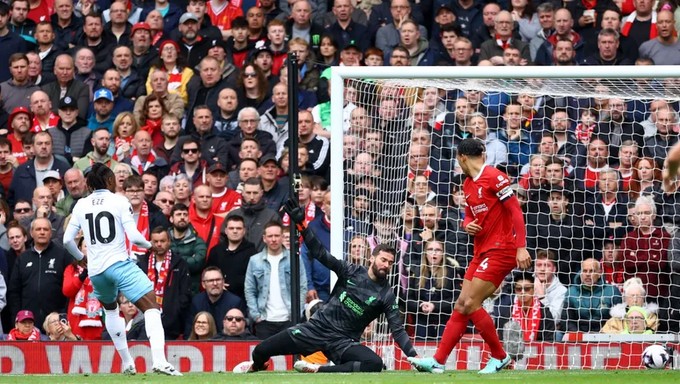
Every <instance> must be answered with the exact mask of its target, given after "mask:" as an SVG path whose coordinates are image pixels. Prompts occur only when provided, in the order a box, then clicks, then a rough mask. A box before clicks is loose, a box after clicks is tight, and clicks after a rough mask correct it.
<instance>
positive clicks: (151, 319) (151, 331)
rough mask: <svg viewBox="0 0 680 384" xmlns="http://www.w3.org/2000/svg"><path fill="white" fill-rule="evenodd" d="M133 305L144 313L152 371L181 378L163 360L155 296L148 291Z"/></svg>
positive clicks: (163, 354)
mask: <svg viewBox="0 0 680 384" xmlns="http://www.w3.org/2000/svg"><path fill="white" fill-rule="evenodd" d="M135 305H136V306H137V308H139V309H141V310H142V311H143V312H144V329H145V330H146V335H147V336H148V337H149V344H150V345H151V358H152V359H153V371H154V372H156V373H159V374H162V375H168V376H182V374H181V373H180V372H179V371H178V370H176V369H175V367H173V366H172V364H170V363H168V360H166V358H165V330H164V329H163V322H162V321H161V311H160V310H159V309H158V304H156V295H155V294H154V292H153V291H149V292H147V293H146V294H145V295H144V296H142V298H141V299H139V300H137V302H135Z"/></svg>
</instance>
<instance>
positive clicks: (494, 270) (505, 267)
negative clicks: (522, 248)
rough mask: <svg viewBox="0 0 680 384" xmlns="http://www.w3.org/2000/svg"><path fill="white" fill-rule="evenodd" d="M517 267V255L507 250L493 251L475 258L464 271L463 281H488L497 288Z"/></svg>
mask: <svg viewBox="0 0 680 384" xmlns="http://www.w3.org/2000/svg"><path fill="white" fill-rule="evenodd" d="M516 267H517V255H515V254H512V251H509V250H493V251H489V252H485V253H484V254H483V255H480V256H475V257H474V258H473V259H472V261H471V262H470V264H469V265H468V267H467V271H465V280H470V281H472V278H474V277H476V278H478V279H481V280H484V281H488V282H491V283H493V285H495V286H496V287H498V286H499V285H500V284H501V283H502V282H503V280H504V279H505V276H507V275H508V274H509V273H510V272H512V270H513V269H515V268H516Z"/></svg>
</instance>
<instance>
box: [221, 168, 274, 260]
mask: <svg viewBox="0 0 680 384" xmlns="http://www.w3.org/2000/svg"><path fill="white" fill-rule="evenodd" d="M241 195H242V196H243V202H242V204H241V207H240V208H237V209H234V210H233V211H231V212H229V214H227V218H226V219H225V221H224V222H225V223H226V222H228V221H229V218H230V217H231V216H232V215H237V216H241V217H243V220H244V223H245V227H246V240H248V241H250V242H251V243H253V244H254V245H255V248H256V249H257V250H258V252H259V251H261V250H262V249H264V241H263V240H262V235H263V234H264V225H263V224H262V223H268V222H270V221H280V220H281V218H280V216H279V214H278V212H276V211H274V210H272V209H270V208H268V207H267V205H266V204H265V202H264V198H263V197H264V186H263V185H262V181H261V180H260V178H258V177H251V178H249V179H247V180H246V181H245V183H244V185H243V191H242V192H241ZM225 227H226V224H224V225H222V228H221V229H220V233H225V232H224V231H225Z"/></svg>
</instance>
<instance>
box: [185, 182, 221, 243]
mask: <svg viewBox="0 0 680 384" xmlns="http://www.w3.org/2000/svg"><path fill="white" fill-rule="evenodd" d="M191 202H192V203H193V204H192V206H191V209H189V222H190V223H191V225H192V226H193V227H194V229H195V230H196V233H197V234H198V236H200V237H201V239H203V241H205V243H206V244H207V245H208V251H207V253H206V254H208V253H210V250H211V249H212V247H214V246H215V245H217V243H218V242H219V240H220V228H221V227H222V222H223V221H224V218H223V217H219V216H216V215H215V214H214V213H213V212H212V202H213V197H212V191H211V190H210V187H209V186H207V185H199V186H198V187H196V188H195V189H194V194H193V196H192V197H191Z"/></svg>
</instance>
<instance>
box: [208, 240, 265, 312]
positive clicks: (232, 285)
mask: <svg viewBox="0 0 680 384" xmlns="http://www.w3.org/2000/svg"><path fill="white" fill-rule="evenodd" d="M222 233H224V232H222ZM227 247H228V243H227V240H226V239H225V237H224V235H223V236H222V237H221V239H220V242H219V243H217V245H216V246H214V247H213V248H212V249H211V250H210V253H209V254H208V261H207V262H206V264H205V266H206V268H207V267H210V266H214V267H217V268H219V269H220V270H222V274H223V275H224V280H225V281H226V282H227V284H229V291H230V292H232V293H233V294H235V295H236V296H238V297H240V298H241V299H243V300H245V294H244V293H243V288H244V285H245V279H246V270H247V269H248V261H250V257H251V256H252V255H254V254H256V253H257V249H255V245H253V243H251V242H250V241H248V240H246V239H243V241H242V242H241V244H240V245H239V246H238V247H237V248H236V249H235V250H233V251H230V250H229V249H228V248H227Z"/></svg>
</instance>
